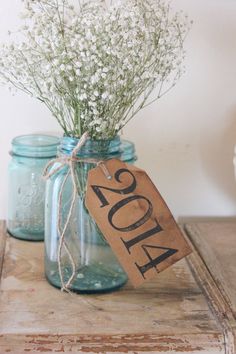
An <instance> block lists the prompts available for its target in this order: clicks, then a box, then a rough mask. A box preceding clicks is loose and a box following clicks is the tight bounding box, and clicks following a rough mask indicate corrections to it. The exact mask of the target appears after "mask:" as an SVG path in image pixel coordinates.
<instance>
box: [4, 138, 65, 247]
mask: <svg viewBox="0 0 236 354" xmlns="http://www.w3.org/2000/svg"><path fill="white" fill-rule="evenodd" d="M58 143H59V139H58V138H57V137H53V136H46V135H25V136H19V137H16V138H15V139H14V140H13V141H12V151H11V155H12V159H11V162H10V164H9V167H8V216H7V229H8V232H9V233H10V234H11V235H12V236H14V237H16V238H19V239H23V240H28V241H41V240H43V239H44V204H45V182H44V181H43V178H42V174H43V170H44V168H45V166H46V164H47V163H48V162H49V161H50V160H51V159H52V158H54V157H55V156H56V153H57V147H58Z"/></svg>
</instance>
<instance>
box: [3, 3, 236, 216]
mask: <svg viewBox="0 0 236 354" xmlns="http://www.w3.org/2000/svg"><path fill="white" fill-rule="evenodd" d="M172 6H173V7H174V8H175V9H182V10H184V11H185V12H186V13H187V14H188V15H189V17H190V18H191V19H192V20H193V21H194V24H193V27H192V30H191V32H190V34H189V36H188V39H187V42H186V49H187V59H186V68H187V72H186V74H185V76H184V77H182V79H181V81H180V82H179V84H178V85H177V86H176V88H174V89H173V90H172V91H171V92H170V93H169V94H168V95H166V96H165V97H163V98H162V99H161V100H160V101H159V102H158V103H155V104H154V105H153V106H151V107H149V108H148V109H146V110H145V111H142V112H141V113H140V114H139V115H138V116H137V117H136V119H134V120H133V122H131V123H130V125H129V126H127V128H126V129H125V131H124V137H125V138H128V139H130V140H132V141H133V142H134V143H135V144H136V148H137V153H138V156H139V161H138V165H139V166H140V167H142V168H144V169H146V170H147V171H148V173H149V175H150V176H151V177H152V179H153V181H154V183H155V184H156V186H157V188H158V189H159V190H160V192H161V194H162V195H163V197H164V198H165V200H166V201H167V203H168V205H169V207H170V209H171V210H172V212H173V213H174V215H175V216H176V217H179V216H193V215H197V216H220V215H221V216H232V215H235V214H236V182H235V180H234V172H233V163H232V160H233V148H234V144H235V143H236V0H178V1H177V0H173V1H172ZM20 7H21V0H1V3H0V40H1V41H2V40H7V30H8V29H9V28H10V29H12V28H14V27H16V26H17V24H18V22H19V20H18V13H19V9H20ZM0 109H1V110H0V169H1V173H0V198H1V199H0V218H5V217H6V204H7V164H8V162H9V155H8V151H9V150H10V142H11V139H12V138H13V137H14V136H16V135H21V134H29V133H35V132H47V133H50V132H53V133H55V132H60V129H59V128H58V125H57V123H56V122H55V121H54V119H53V118H52V117H51V116H50V114H49V113H48V112H47V110H46V109H45V108H44V107H43V106H42V105H41V104H40V103H38V102H36V101H35V100H33V99H31V98H29V97H26V96H24V95H23V94H20V93H19V94H17V95H16V96H12V95H11V94H10V93H9V92H8V91H7V90H6V89H5V88H0Z"/></svg>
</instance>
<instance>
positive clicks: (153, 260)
mask: <svg viewBox="0 0 236 354" xmlns="http://www.w3.org/2000/svg"><path fill="white" fill-rule="evenodd" d="M86 206H87V208H88V210H89V212H90V214H91V215H92V217H93V218H94V220H95V221H96V223H97V225H98V227H99V228H100V230H101V232H102V233H103V235H104V237H105V238H106V240H107V242H108V243H109V244H110V246H111V248H112V249H113V251H114V253H115V254H116V256H117V258H118V259H119V261H120V263H121V265H122V266H123V268H124V269H125V271H126V273H127V274H128V277H129V279H130V281H131V282H132V284H133V285H134V286H135V287H137V286H139V285H141V284H142V283H143V282H144V281H145V280H149V279H151V278H153V277H154V276H156V275H157V274H158V273H159V272H161V271H163V270H164V269H166V268H167V267H169V266H171V265H172V264H174V263H175V262H177V261H178V260H180V259H181V258H183V257H185V256H186V255H188V254H189V253H191V249H190V247H189V245H188V243H187V242H186V240H185V238H184V236H183V235H182V233H181V231H180V229H179V227H178V225H177V224H176V222H175V220H174V218H173V216H172V214H171V212H170V210H169V209H168V207H167V205H166V203H165V202H164V200H163V199H162V197H161V195H160V193H159V192H158V190H157V189H156V187H155V186H154V184H153V183H152V181H151V180H150V178H149V177H148V175H147V174H146V172H145V171H143V170H141V169H139V168H137V167H135V166H131V165H127V164H126V163H123V162H122V161H120V160H116V159H112V160H108V161H105V162H104V163H103V164H101V165H99V166H97V167H96V168H94V169H92V170H90V171H89V175H88V184H87V194H86Z"/></svg>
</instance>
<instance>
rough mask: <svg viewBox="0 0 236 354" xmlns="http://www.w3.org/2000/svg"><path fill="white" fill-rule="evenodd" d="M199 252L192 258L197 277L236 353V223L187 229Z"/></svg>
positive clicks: (201, 224) (202, 224)
mask: <svg viewBox="0 0 236 354" xmlns="http://www.w3.org/2000/svg"><path fill="white" fill-rule="evenodd" d="M185 229H186V232H187V233H188V235H189V238H190V239H191V241H192V245H193V247H194V248H195V252H194V253H193V254H192V255H191V256H190V257H189V258H188V262H189V264H190V266H191V267H192V270H193V272H194V274H195V277H196V278H197V279H198V282H199V283H200V286H201V287H202V289H203V291H204V292H205V293H206V296H207V298H208V300H209V304H210V306H211V307H212V309H213V311H214V313H215V315H216V316H217V318H218V319H219V322H220V323H221V325H222V328H223V332H224V336H225V341H226V350H227V351H226V352H227V353H235V351H236V321H235V304H236V297H235V295H236V292H235V290H236V287H235V278H236V223H235V222H233V221H231V222H210V223H208V222H198V223H193V224H187V225H185Z"/></svg>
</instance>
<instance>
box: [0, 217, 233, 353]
mask: <svg viewBox="0 0 236 354" xmlns="http://www.w3.org/2000/svg"><path fill="white" fill-rule="evenodd" d="M185 230H186V235H187V237H188V239H189V242H190V243H191V244H192V247H193V249H194V252H193V253H192V254H191V255H190V256H188V257H187V259H184V260H181V261H180V262H178V263H177V264H176V265H174V266H172V267H171V268H169V269H168V270H166V271H164V272H162V273H161V274H160V275H159V276H158V278H156V279H155V280H154V281H152V282H149V283H147V284H145V285H144V286H142V287H140V288H138V289H136V290H134V289H133V288H132V286H131V285H130V284H127V285H126V286H125V287H124V288H123V289H121V290H120V291H116V292H114V293H110V294H102V295H75V294H74V295H69V294H65V293H62V292H60V291H59V290H57V289H55V288H53V287H52V286H50V285H49V284H48V283H47V282H46V280H45V278H44V270H43V243H31V242H25V241H19V240H16V239H14V238H11V237H9V236H8V235H7V234H6V232H5V226H4V223H3V222H1V223H0V234H1V237H0V255H1V260H2V261H1V263H0V268H2V275H1V293H0V294H1V295H0V296H1V298H0V354H2V353H35V352H36V353H37V352H43V353H51V352H57V353H58V352H59V353H72V352H74V353H169V352H171V353H173V352H174V353H214V354H216V353H228V354H230V353H234V352H235V349H234V348H235V340H234V333H236V332H235V306H236V285H235V282H236V269H235V265H236V222H223V223H217V222H213V223H191V224H187V225H185Z"/></svg>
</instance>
